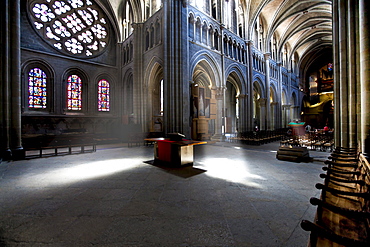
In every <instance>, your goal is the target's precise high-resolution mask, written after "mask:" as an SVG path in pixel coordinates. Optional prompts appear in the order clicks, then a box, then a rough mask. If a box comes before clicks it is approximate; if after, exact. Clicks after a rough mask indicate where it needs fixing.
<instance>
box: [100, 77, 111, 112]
mask: <svg viewBox="0 0 370 247" xmlns="http://www.w3.org/2000/svg"><path fill="white" fill-rule="evenodd" d="M98 110H99V111H109V82H108V81H106V80H100V81H99V83H98Z"/></svg>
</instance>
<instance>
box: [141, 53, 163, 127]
mask: <svg viewBox="0 0 370 247" xmlns="http://www.w3.org/2000/svg"><path fill="white" fill-rule="evenodd" d="M146 71H147V73H146V75H145V82H146V87H147V88H148V90H147V95H146V103H145V110H146V112H147V114H146V116H147V119H146V122H147V125H148V127H149V129H150V130H154V125H155V123H156V122H158V121H159V122H163V109H162V106H163V105H162V103H163V101H162V99H163V95H162V93H163V91H162V90H161V86H162V85H163V65H162V61H161V60H160V59H159V58H157V57H155V58H153V59H152V60H151V61H150V63H149V64H148V66H147V69H146ZM158 119H159V120H158Z"/></svg>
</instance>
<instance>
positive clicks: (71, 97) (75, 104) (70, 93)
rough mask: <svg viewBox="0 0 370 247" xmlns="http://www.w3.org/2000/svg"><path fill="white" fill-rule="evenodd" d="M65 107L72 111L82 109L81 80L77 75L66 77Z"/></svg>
mask: <svg viewBox="0 0 370 247" xmlns="http://www.w3.org/2000/svg"><path fill="white" fill-rule="evenodd" d="M67 107H68V110H72V111H80V110H82V80H81V78H80V77H79V76H77V75H71V76H69V77H68V85H67Z"/></svg>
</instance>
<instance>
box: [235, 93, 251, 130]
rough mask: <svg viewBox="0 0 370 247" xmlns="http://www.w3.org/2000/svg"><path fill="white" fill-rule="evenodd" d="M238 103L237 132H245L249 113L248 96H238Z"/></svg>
mask: <svg viewBox="0 0 370 247" xmlns="http://www.w3.org/2000/svg"><path fill="white" fill-rule="evenodd" d="M238 101H239V126H238V130H239V132H245V131H247V130H248V116H249V115H250V112H248V111H247V107H248V95H246V94H239V96H238Z"/></svg>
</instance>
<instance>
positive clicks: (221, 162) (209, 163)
mask: <svg viewBox="0 0 370 247" xmlns="http://www.w3.org/2000/svg"><path fill="white" fill-rule="evenodd" d="M247 165H248V164H246V163H245V161H242V160H234V159H232V160H231V159H228V158H210V159H205V160H203V161H200V162H197V168H201V169H204V170H206V171H207V172H206V173H205V174H206V175H208V176H211V177H215V178H220V179H224V180H227V181H230V182H235V183H241V184H245V185H247V186H251V187H256V188H262V186H261V185H260V184H258V182H256V180H265V179H264V178H263V177H262V176H259V175H257V174H253V173H252V172H251V171H250V170H249V169H248V167H247Z"/></svg>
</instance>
